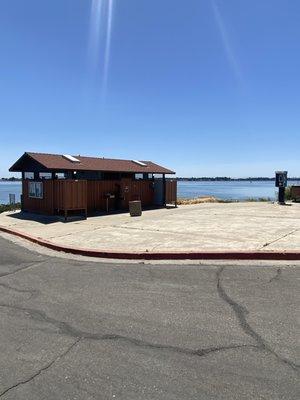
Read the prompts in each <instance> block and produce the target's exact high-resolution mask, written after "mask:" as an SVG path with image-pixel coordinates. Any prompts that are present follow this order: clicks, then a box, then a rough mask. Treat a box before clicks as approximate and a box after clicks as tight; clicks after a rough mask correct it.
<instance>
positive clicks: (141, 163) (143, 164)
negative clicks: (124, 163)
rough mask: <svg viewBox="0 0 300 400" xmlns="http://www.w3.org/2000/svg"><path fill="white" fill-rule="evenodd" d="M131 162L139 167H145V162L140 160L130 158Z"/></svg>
mask: <svg viewBox="0 0 300 400" xmlns="http://www.w3.org/2000/svg"><path fill="white" fill-rule="evenodd" d="M132 162H134V163H136V164H138V165H140V166H141V167H147V164H145V163H143V162H142V161H138V160H132Z"/></svg>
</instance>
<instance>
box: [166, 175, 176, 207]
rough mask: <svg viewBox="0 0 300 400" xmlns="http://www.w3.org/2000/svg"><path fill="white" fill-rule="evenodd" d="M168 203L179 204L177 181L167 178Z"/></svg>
mask: <svg viewBox="0 0 300 400" xmlns="http://www.w3.org/2000/svg"><path fill="white" fill-rule="evenodd" d="M166 204H175V205H177V181H176V180H166Z"/></svg>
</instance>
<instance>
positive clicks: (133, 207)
mask: <svg viewBox="0 0 300 400" xmlns="http://www.w3.org/2000/svg"><path fill="white" fill-rule="evenodd" d="M129 213H130V216H131V217H140V216H141V215H142V203H141V200H134V201H130V202H129Z"/></svg>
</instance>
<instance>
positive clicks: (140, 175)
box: [134, 174, 144, 179]
mask: <svg viewBox="0 0 300 400" xmlns="http://www.w3.org/2000/svg"><path fill="white" fill-rule="evenodd" d="M134 179H144V175H143V174H135V175H134Z"/></svg>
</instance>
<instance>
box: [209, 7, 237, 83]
mask: <svg viewBox="0 0 300 400" xmlns="http://www.w3.org/2000/svg"><path fill="white" fill-rule="evenodd" d="M211 4H212V8H213V12H214V17H215V20H216V24H217V26H218V29H219V32H220V35H221V39H222V43H223V46H224V50H225V53H226V56H227V58H228V61H229V63H230V66H231V68H232V70H233V72H234V74H235V76H236V78H237V79H238V80H240V81H241V80H242V73H241V69H240V66H239V63H238V60H237V58H236V55H235V53H234V51H233V48H232V46H231V43H230V39H229V35H228V32H227V29H226V26H225V23H224V19H223V17H222V15H221V12H220V9H219V7H218V5H217V3H216V1H215V0H211Z"/></svg>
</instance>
